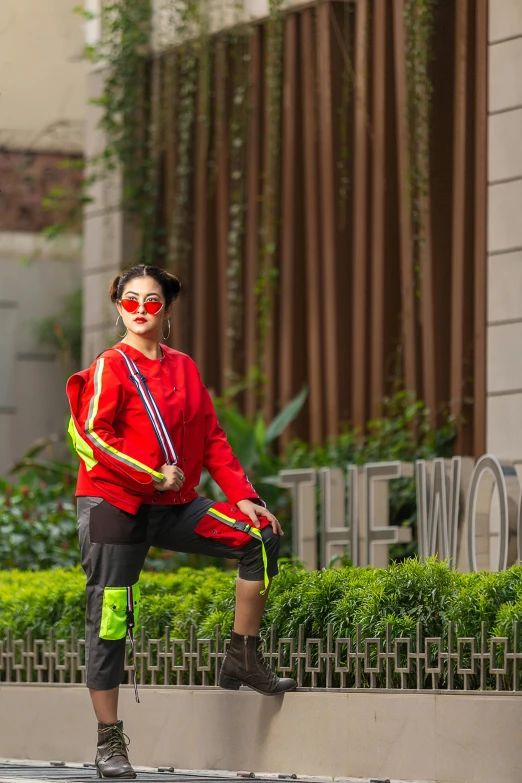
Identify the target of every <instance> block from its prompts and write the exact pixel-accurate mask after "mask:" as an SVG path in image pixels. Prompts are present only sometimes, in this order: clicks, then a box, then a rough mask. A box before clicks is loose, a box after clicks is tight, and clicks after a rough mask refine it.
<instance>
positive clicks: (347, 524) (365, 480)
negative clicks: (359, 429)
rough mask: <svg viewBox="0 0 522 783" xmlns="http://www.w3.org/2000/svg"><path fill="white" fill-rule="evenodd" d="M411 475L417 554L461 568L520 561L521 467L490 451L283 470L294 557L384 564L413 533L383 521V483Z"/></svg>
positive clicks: (310, 563) (323, 563)
mask: <svg viewBox="0 0 522 783" xmlns="http://www.w3.org/2000/svg"><path fill="white" fill-rule="evenodd" d="M517 470H519V471H520V475H519V473H518V472H517ZM413 477H415V483H416V500H417V544H418V552H419V556H420V557H428V556H430V555H438V556H439V557H440V558H441V559H448V561H449V562H450V564H451V566H452V567H453V568H457V567H458V568H459V569H460V570H462V571H478V570H482V569H490V570H504V569H506V568H508V567H509V566H511V565H513V564H514V563H515V562H517V560H520V558H521V554H522V502H521V478H522V464H521V465H517V466H515V465H513V463H511V462H504V463H502V462H501V461H500V460H498V459H497V457H494V456H492V455H489V454H486V455H484V456H483V457H481V458H480V459H479V460H478V461H477V463H476V464H474V463H473V460H472V459H471V458H469V457H453V459H451V460H444V459H435V460H433V461H430V462H426V461H424V460H418V461H417V462H415V464H412V463H404V462H375V463H369V464H367V465H364V466H362V467H360V466H356V465H348V466H347V468H346V470H344V471H343V470H341V469H340V468H321V469H320V470H315V469H313V468H310V469H308V468H307V469H302V470H284V471H281V473H280V474H279V478H280V483H281V486H283V487H288V488H289V489H290V490H291V493H292V500H293V504H292V508H293V511H292V529H293V541H294V551H295V554H296V555H297V557H298V558H299V559H300V560H302V561H303V562H304V563H305V565H306V567H307V568H317V566H318V565H319V566H320V567H327V566H328V565H329V564H330V563H331V562H332V561H333V560H334V559H335V558H336V557H339V556H343V555H348V556H349V558H350V559H351V561H352V562H353V564H354V565H358V566H365V565H372V566H384V565H386V564H387V562H388V548H389V546H390V545H391V544H395V543H404V542H408V541H411V535H412V531H411V528H409V527H398V526H394V525H390V524H389V492H390V486H389V482H390V481H393V480H395V479H399V478H413ZM318 493H319V504H318V506H319V515H320V519H319V525H318V524H317V513H316V509H317V494H318ZM318 531H319V535H318Z"/></svg>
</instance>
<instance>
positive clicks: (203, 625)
mask: <svg viewBox="0 0 522 783" xmlns="http://www.w3.org/2000/svg"><path fill="white" fill-rule="evenodd" d="M235 578H236V577H235V573H232V572H230V571H228V572H227V571H222V570H221V569H219V568H216V567H214V568H207V569H199V570H197V569H190V568H180V569H179V570H178V571H176V572H175V573H171V574H164V573H161V574H159V573H148V572H144V573H143V574H142V577H141V580H140V583H141V591H142V604H141V622H142V625H143V627H144V629H145V633H146V636H147V637H148V638H149V639H161V638H164V636H165V629H166V628H167V627H168V628H169V629H170V630H169V633H170V638H171V639H176V638H177V639H188V638H189V636H190V633H191V630H192V628H194V630H195V633H196V635H197V637H199V638H206V639H208V638H212V637H214V636H215V633H216V627H217V626H218V625H219V626H221V633H222V636H223V637H226V636H228V635H229V633H230V630H231V628H232V624H233V619H234V604H235V595H234V593H235ZM84 586H85V577H84V575H83V573H82V571H81V569H80V568H79V567H76V568H72V569H56V570H54V571H42V572H39V573H34V572H23V571H17V570H12V571H0V607H1V611H0V640H2V639H4V638H5V637H6V634H7V630H8V629H11V632H12V635H13V637H14V638H15V639H22V638H24V636H25V635H26V633H27V630H28V629H32V633H33V638H46V637H47V635H48V633H49V630H50V629H51V628H54V634H55V638H59V639H69V638H70V636H71V627H72V626H74V627H75V628H76V631H77V634H78V635H79V636H83V622H84V613H85V597H84ZM521 620H522V567H521V566H514V567H512V568H510V569H509V570H508V571H503V572H500V573H489V572H482V573H478V574H459V573H458V572H455V571H452V570H450V569H449V568H448V566H447V564H446V563H443V562H440V561H438V560H437V559H436V558H430V559H428V560H426V561H425V562H423V563H420V562H419V561H418V560H417V559H416V558H413V559H408V560H405V561H403V562H399V563H394V564H392V565H391V566H390V567H388V568H386V569H375V568H352V567H347V568H339V569H326V570H322V571H312V572H308V571H304V570H303V569H302V568H301V567H300V566H299V564H297V563H295V562H291V561H283V562H282V563H281V570H280V575H279V577H278V578H277V579H275V580H274V583H273V586H272V592H271V596H270V601H269V604H268V607H267V611H266V612H265V616H264V618H263V624H262V628H261V635H262V636H263V637H264V638H265V639H267V638H268V637H269V634H270V630H271V627H272V626H274V630H275V634H276V637H290V638H294V639H297V637H298V635H299V633H300V631H301V633H302V637H303V638H307V637H308V638H319V639H326V638H327V636H328V633H329V632H330V633H331V635H332V638H333V639H336V638H346V639H350V640H352V643H353V644H355V642H356V638H357V627H359V636H360V641H361V642H362V640H364V639H365V638H376V639H381V640H383V641H382V644H383V649H384V647H385V640H386V633H387V624H388V623H389V629H390V631H391V639H392V640H393V639H394V638H396V637H401V638H405V637H408V638H410V639H411V640H412V650H416V649H417V647H416V645H417V626H419V628H420V633H421V651H423V650H424V647H423V644H424V642H423V639H425V638H426V637H440V638H441V640H442V642H443V644H447V643H448V623H449V622H450V621H451V622H453V623H454V624H455V635H454V637H456V636H457V635H458V636H461V637H462V636H466V637H471V638H475V639H477V643H478V644H477V649H480V644H481V642H482V623H486V624H487V626H486V632H487V635H488V636H491V635H497V636H506V637H508V639H509V640H510V643H511V644H513V641H514V639H513V636H514V623H515V621H521ZM484 641H485V642H487V639H485V640H484ZM519 641H520V640H519ZM352 649H353V647H352ZM461 652H462V656H461V662H462V664H463V665H464V666H467V667H469V666H470V665H471V650H470V648H469V645H467V646H465V647H464V648H463V650H462V651H461ZM205 655H206V653H205V652H203V656H204V657H205ZM497 657H498V658H499V661H500V660H501V657H502V650H501V649H500V648H499V649H498V650H497ZM180 660H181V658H180ZM370 660H371V661H372V662H374V663H375V661H376V647H375V645H373V646H372V647H371V648H370ZM311 662H312V664H315V663H316V662H317V649H316V648H312V653H311ZM404 663H405V658H404V648H402V651H401V665H404ZM336 677H337V675H336ZM336 677H334V683H335V682H336V681H337V680H336ZM350 677H352V675H350ZM397 677H398V675H394V678H395V682H397ZM408 677H409V682H410V685H411V687H416V674H415V664H413V671H412V672H411V673H410V675H408ZM445 677H446V675H441V677H440V678H439V683H440V684H441V685H442V684H443V683H444V682H445ZM211 680H212V677H210V680H209V681H211ZM461 680H462V678H461V677H459V676H457V675H455V687H459V686H460V685H461V684H462V682H461ZM158 682H159V681H158ZM347 682H348V684H349V683H350V682H351V680H350V679H348V681H347ZM377 682H378V683H380V684H382V677H381V676H380V675H379V677H378V680H377ZM319 683H323V684H324V677H323V675H321V677H320V678H319ZM478 683H479V681H478V678H477V676H475V677H471V678H470V679H469V682H468V687H471V688H474V687H477V686H478ZM488 684H491V685H493V684H494V683H493V680H492V679H491V677H490V678H489V679H488ZM428 687H430V686H428ZM506 687H512V686H510V685H509V683H507V684H506Z"/></svg>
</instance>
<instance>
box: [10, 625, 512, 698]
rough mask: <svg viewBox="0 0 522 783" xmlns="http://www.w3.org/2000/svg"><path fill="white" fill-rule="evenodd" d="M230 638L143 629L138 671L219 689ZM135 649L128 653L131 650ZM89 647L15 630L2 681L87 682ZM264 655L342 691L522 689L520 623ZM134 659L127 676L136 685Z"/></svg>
mask: <svg viewBox="0 0 522 783" xmlns="http://www.w3.org/2000/svg"><path fill="white" fill-rule="evenodd" d="M228 644H229V640H228V639H227V638H225V637H224V636H223V635H222V632H221V628H220V627H219V626H217V627H216V631H215V635H214V636H213V637H211V638H206V639H198V638H197V637H196V632H195V629H194V628H193V629H192V630H191V632H190V635H189V638H188V639H176V638H172V637H171V632H170V629H169V628H168V627H167V628H165V631H164V635H163V636H162V637H161V638H149V637H148V636H147V634H146V629H145V628H142V629H141V631H140V633H139V634H137V639H136V665H137V669H138V678H139V682H140V683H141V685H150V686H160V685H161V686H163V685H167V686H172V687H192V688H198V687H216V683H217V680H218V676H219V670H220V668H221V665H222V662H223V659H224V657H225V654H226V651H227V648H228ZM127 652H128V653H130V649H129V646H128V645H127ZM84 653H85V641H84V640H83V638H81V637H80V636H79V635H78V633H77V631H76V629H75V628H71V630H70V635H69V638H68V639H63V638H62V639H60V638H56V636H55V634H54V632H53V630H52V629H51V630H50V631H49V634H48V637H47V638H46V639H38V638H35V637H34V635H33V633H32V631H31V630H28V631H27V633H26V635H25V638H24V639H15V638H13V634H12V633H11V632H7V633H6V635H5V637H4V639H3V640H1V641H0V683H9V684H22V683H36V684H39V683H40V684H58V685H62V684H71V685H76V684H77V685H79V684H83V683H85V662H84V660H85V659H84ZM265 659H266V660H267V662H268V663H269V665H270V666H271V668H272V669H274V671H276V672H277V673H278V674H280V675H281V676H293V677H295V679H296V680H297V684H298V687H299V688H307V689H310V688H311V689H326V690H329V691H343V690H356V689H364V690H368V691H372V690H373V691H375V690H377V691H383V690H390V691H395V692H396V691H412V690H413V691H418V692H427V691H433V690H443V691H448V692H462V691H469V692H472V691H473V692H477V691H479V692H484V693H498V692H504V693H505V692H517V693H519V692H522V650H521V649H520V627H519V623H515V624H514V627H513V635H512V637H511V638H508V637H493V636H490V635H489V633H488V630H487V627H486V624H485V623H483V624H482V628H481V633H480V635H479V636H478V637H457V636H456V633H455V628H454V626H453V624H452V623H449V624H448V625H447V626H446V628H445V629H444V633H443V635H442V636H437V637H430V636H427V635H426V634H425V633H424V632H423V629H422V627H421V626H420V625H417V628H416V633H415V634H414V635H412V636H411V637H410V636H408V637H396V636H395V637H394V635H393V632H392V626H391V625H390V624H387V625H386V628H385V633H384V636H383V637H382V638H377V637H371V638H370V637H363V634H362V632H361V627H360V626H359V625H357V626H355V628H354V634H353V637H350V638H334V636H333V631H332V627H331V626H328V627H327V633H326V636H325V637H324V638H305V633H304V627H303V626H299V629H298V633H297V636H296V637H294V638H290V637H279V636H278V635H277V633H276V629H275V627H272V628H271V629H270V632H269V633H268V635H267V638H266V639H265ZM132 668H133V667H132V663H131V660H130V656H128V659H127V663H126V670H127V676H128V678H129V679H128V681H129V683H130V682H131V681H132Z"/></svg>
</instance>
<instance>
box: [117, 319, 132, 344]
mask: <svg viewBox="0 0 522 783" xmlns="http://www.w3.org/2000/svg"><path fill="white" fill-rule="evenodd" d="M120 318H121V315H119V316H118V317H117V318H116V334H117V335H118V337H119V338H120V340H123V338H124V337H126V336H127V332H128V331H129V330H128V329H125V334H120V333H119V332H118V321H119V320H120ZM121 322H122V323H123V318H121Z"/></svg>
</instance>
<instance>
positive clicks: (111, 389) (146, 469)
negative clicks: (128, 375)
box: [78, 356, 163, 492]
mask: <svg viewBox="0 0 522 783" xmlns="http://www.w3.org/2000/svg"><path fill="white" fill-rule="evenodd" d="M121 402H122V387H121V381H120V379H119V377H118V376H117V374H116V373H115V372H114V370H113V369H112V368H111V366H110V363H109V362H108V361H107V359H106V358H105V357H103V356H102V357H100V358H99V359H98V360H97V361H96V363H95V365H94V366H93V368H92V369H91V372H90V374H89V381H88V383H87V386H86V389H85V397H84V404H83V405H82V409H83V410H82V414H81V418H80V420H79V422H78V423H79V425H80V427H81V430H82V435H83V437H84V438H85V439H86V440H87V441H88V442H89V444H90V446H91V448H92V449H93V452H94V456H95V457H96V459H97V460H98V461H99V462H100V463H102V464H103V465H105V467H107V468H109V469H110V470H112V471H114V472H116V473H117V474H118V475H119V476H120V477H121V478H120V483H123V484H124V485H125V486H129V487H131V488H133V489H139V490H140V491H142V492H143V489H144V486H145V487H146V486H147V485H148V486H149V487H150V489H152V488H153V480H156V481H161V480H162V479H163V474H162V473H159V472H158V471H157V470H155V469H154V467H153V466H151V465H150V464H149V463H150V459H151V457H150V454H149V453H147V452H146V451H144V450H142V449H140V448H139V447H137V446H136V445H135V444H129V443H127V442H126V441H125V439H124V438H121V437H117V436H116V434H115V431H114V426H113V422H114V419H115V417H116V415H117V413H118V410H119V408H120V406H121ZM122 479H123V480H122Z"/></svg>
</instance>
